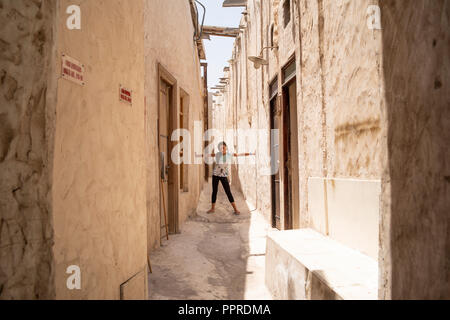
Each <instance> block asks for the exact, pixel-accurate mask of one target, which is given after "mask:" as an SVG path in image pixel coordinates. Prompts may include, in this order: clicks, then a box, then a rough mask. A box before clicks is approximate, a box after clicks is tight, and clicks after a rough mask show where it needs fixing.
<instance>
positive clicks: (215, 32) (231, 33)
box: [203, 26, 239, 38]
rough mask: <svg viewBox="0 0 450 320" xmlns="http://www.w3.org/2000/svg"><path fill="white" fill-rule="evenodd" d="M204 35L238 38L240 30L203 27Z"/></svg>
mask: <svg viewBox="0 0 450 320" xmlns="http://www.w3.org/2000/svg"><path fill="white" fill-rule="evenodd" d="M203 34H206V35H209V36H217V37H230V38H236V37H237V36H238V35H239V28H227V27H214V26H203Z"/></svg>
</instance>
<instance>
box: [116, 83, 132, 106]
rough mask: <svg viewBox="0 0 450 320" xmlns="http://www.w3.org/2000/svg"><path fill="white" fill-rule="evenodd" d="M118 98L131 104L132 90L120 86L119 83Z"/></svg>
mask: <svg viewBox="0 0 450 320" xmlns="http://www.w3.org/2000/svg"><path fill="white" fill-rule="evenodd" d="M119 99H120V101H123V102H126V103H128V104H131V105H132V104H133V91H131V90H129V89H127V88H125V87H122V85H120V88H119Z"/></svg>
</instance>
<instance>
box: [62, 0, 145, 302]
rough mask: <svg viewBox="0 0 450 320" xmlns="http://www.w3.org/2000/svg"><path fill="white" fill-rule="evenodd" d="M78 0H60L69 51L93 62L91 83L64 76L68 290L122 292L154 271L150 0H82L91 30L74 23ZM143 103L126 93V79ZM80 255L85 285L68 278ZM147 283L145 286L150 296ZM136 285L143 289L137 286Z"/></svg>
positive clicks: (76, 293)
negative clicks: (148, 160) (148, 126)
mask: <svg viewBox="0 0 450 320" xmlns="http://www.w3.org/2000/svg"><path fill="white" fill-rule="evenodd" d="M71 4H74V2H73V1H69V0H61V1H58V5H59V7H58V10H59V12H60V18H59V20H58V27H59V32H58V56H57V59H55V61H54V63H55V64H56V65H57V70H58V72H59V70H61V69H60V64H61V55H62V54H63V53H64V54H66V55H69V56H70V57H73V58H75V59H77V60H79V61H80V62H81V63H83V64H84V65H85V82H86V85H85V86H80V85H77V84H75V83H72V82H69V81H67V80H64V79H61V78H59V80H58V106H57V110H56V117H57V119H56V124H57V125H56V137H55V158H54V176H53V201H54V203H53V204H54V227H55V246H54V255H55V262H56V277H55V285H56V297H57V298H58V299H119V298H120V286H121V284H122V283H124V282H126V281H127V280H129V279H131V278H132V277H134V276H135V275H136V274H138V273H142V272H143V274H144V277H141V278H140V279H141V280H142V281H144V282H145V281H146V280H145V279H146V275H147V271H146V268H147V259H146V257H147V212H146V194H145V184H146V181H145V146H146V140H145V130H144V72H145V68H144V41H143V39H144V21H143V9H144V7H143V5H144V2H143V1H121V0H95V1H90V0H79V1H76V4H78V5H79V6H80V8H81V13H82V25H81V30H68V29H67V28H66V19H67V17H68V15H67V14H66V13H65V12H66V8H67V6H68V5H71ZM120 84H122V85H123V86H125V87H126V88H129V89H131V90H133V105H132V106H130V105H128V104H126V103H123V102H120V101H119V98H118V97H119V85H120ZM70 265H78V266H79V267H80V269H81V290H73V291H70V290H68V288H67V287H66V280H67V278H68V276H69V275H68V274H66V269H67V267H68V266H70ZM146 288H147V286H146V285H145V284H144V285H142V286H141V290H139V295H136V296H134V297H130V296H127V298H135V299H139V298H145V297H146ZM131 292H133V291H131Z"/></svg>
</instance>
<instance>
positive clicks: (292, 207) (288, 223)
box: [278, 54, 299, 230]
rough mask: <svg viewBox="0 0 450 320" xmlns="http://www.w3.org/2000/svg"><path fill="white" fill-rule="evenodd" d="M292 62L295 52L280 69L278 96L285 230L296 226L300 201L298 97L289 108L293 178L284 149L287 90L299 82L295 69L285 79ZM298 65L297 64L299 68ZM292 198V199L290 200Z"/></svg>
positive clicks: (283, 225) (282, 220)
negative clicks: (297, 193)
mask: <svg viewBox="0 0 450 320" xmlns="http://www.w3.org/2000/svg"><path fill="white" fill-rule="evenodd" d="M292 63H296V60H295V54H293V55H292V56H291V57H290V58H289V59H288V61H287V62H286V63H285V64H284V65H283V67H282V68H281V69H280V72H279V74H280V76H279V77H278V79H279V80H278V88H279V90H278V98H279V107H280V119H279V120H280V128H279V129H280V146H282V147H280V152H279V159H280V180H281V183H280V189H281V190H280V201H282V203H283V205H280V216H281V226H282V228H283V229H284V230H287V229H293V228H294V227H295V225H294V222H295V221H296V219H295V216H296V215H297V214H298V211H299V208H298V201H296V200H295V199H294V197H295V194H294V193H293V190H297V189H298V187H299V183H298V177H299V166H298V163H296V164H294V161H295V160H297V162H298V156H293V155H292V151H293V150H292V149H293V148H292V143H293V141H294V142H296V143H297V149H298V130H297V132H295V133H294V132H293V129H294V128H293V126H292V122H293V121H296V119H297V112H298V108H297V105H298V99H296V101H297V105H296V106H294V107H292V106H290V109H289V127H290V137H289V138H290V145H289V146H288V148H289V149H290V151H291V159H290V165H291V168H290V170H291V180H290V181H289V179H288V181H286V169H285V162H286V160H287V159H285V155H284V153H285V150H284V141H283V139H284V134H285V130H286V127H285V123H284V120H285V116H286V108H287V106H288V105H289V101H286V100H287V99H286V94H285V91H286V90H289V89H288V88H289V86H290V84H291V83H292V82H295V83H296V82H297V72H296V71H295V76H293V77H291V78H289V79H288V80H287V81H286V79H285V70H286V69H287V67H289V66H290V65H291V64H292ZM297 67H298V66H296V69H297ZM296 88H297V90H298V85H297V83H296ZM293 111H294V112H293ZM293 134H296V135H297V139H293V138H294V137H293ZM286 183H290V184H291V186H290V188H289V186H288V190H289V192H290V193H291V197H289V195H287V194H285V193H284V191H285V190H284V189H285V186H286ZM290 200H292V201H290ZM286 206H288V208H289V211H290V213H291V216H290V220H289V219H286V217H287V216H288V215H289V211H288V212H287V211H286Z"/></svg>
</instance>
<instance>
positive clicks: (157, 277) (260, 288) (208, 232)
mask: <svg viewBox="0 0 450 320" xmlns="http://www.w3.org/2000/svg"><path fill="white" fill-rule="evenodd" d="M232 192H233V196H234V198H235V200H236V203H237V206H238V208H239V210H240V211H241V215H240V216H235V215H234V214H233V209H232V207H231V205H230V204H229V202H228V200H227V197H226V195H225V192H224V190H223V188H222V186H221V185H220V186H219V194H218V197H217V204H216V212H215V213H214V214H207V213H206V211H208V209H209V208H210V201H211V200H210V199H211V184H210V183H209V184H208V185H207V186H205V188H204V190H203V192H202V194H201V196H200V201H199V204H198V207H197V216H195V217H192V218H190V219H188V220H187V221H186V222H185V223H184V224H183V225H182V226H181V232H180V234H176V235H172V236H170V239H169V241H167V240H164V242H163V244H162V247H161V248H159V249H158V250H155V251H154V252H152V254H151V255H150V259H151V264H152V269H153V270H152V271H153V273H152V274H150V275H149V299H150V300H178V299H186V300H194V299H199V300H204V299H209V300H248V299H254V300H269V299H272V297H271V295H270V293H269V292H268V290H267V288H266V286H265V284H264V269H265V249H266V234H267V231H268V228H267V225H266V223H265V222H264V221H263V218H262V216H261V215H260V214H259V213H258V211H250V209H249V208H248V206H247V204H246V202H245V200H244V198H243V196H242V194H241V193H240V192H238V191H237V190H236V189H235V188H234V187H233V186H232Z"/></svg>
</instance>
